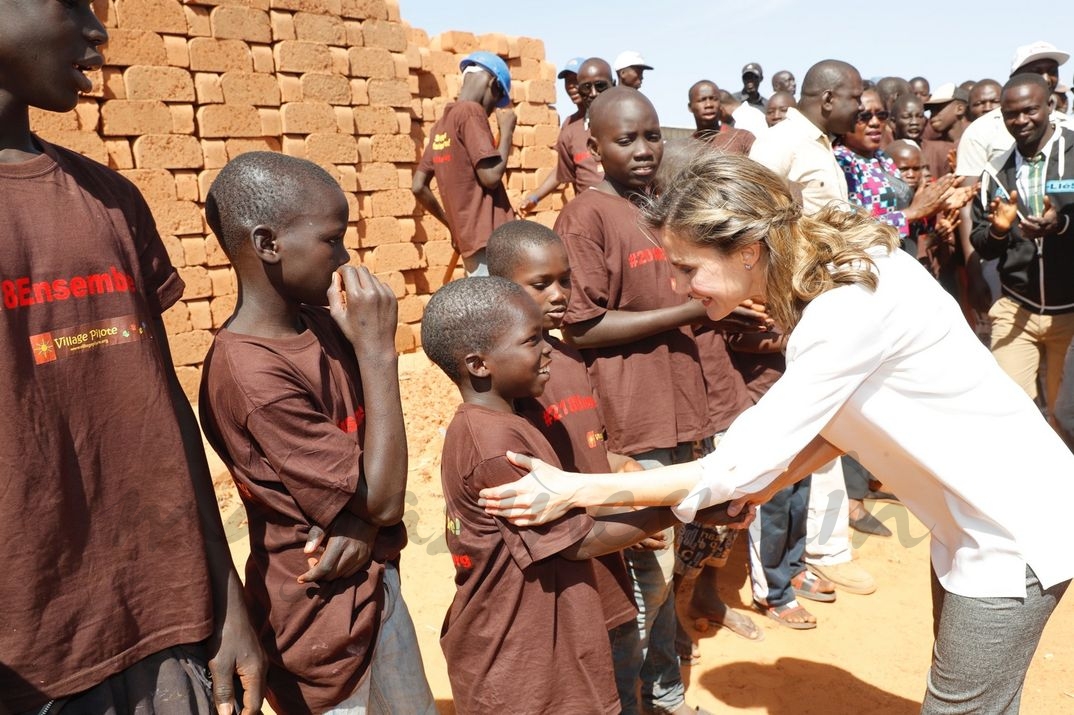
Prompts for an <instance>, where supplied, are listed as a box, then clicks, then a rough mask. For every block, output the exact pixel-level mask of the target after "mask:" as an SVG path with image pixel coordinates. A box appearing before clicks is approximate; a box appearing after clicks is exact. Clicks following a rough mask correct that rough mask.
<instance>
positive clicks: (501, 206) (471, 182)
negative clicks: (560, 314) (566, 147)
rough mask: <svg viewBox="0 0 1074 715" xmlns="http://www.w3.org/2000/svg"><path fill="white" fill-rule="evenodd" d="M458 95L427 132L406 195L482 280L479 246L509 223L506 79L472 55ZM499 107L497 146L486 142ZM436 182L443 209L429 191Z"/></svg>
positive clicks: (486, 59) (490, 62)
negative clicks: (505, 182) (440, 227)
mask: <svg viewBox="0 0 1074 715" xmlns="http://www.w3.org/2000/svg"><path fill="white" fill-rule="evenodd" d="M459 69H461V70H462V72H463V77H462V89H461V90H459V97H458V100H457V101H455V102H453V103H452V104H449V105H448V106H447V107H445V108H444V116H443V117H441V118H440V120H439V121H438V122H437V123H436V124H435V125H434V126H433V130H432V132H431V133H430V135H429V144H428V145H427V146H426V147H425V152H424V153H423V154H422V157H421V163H420V164H418V168H417V170H415V171H414V182H413V184H412V186H411V190H412V191H413V192H414V196H415V197H416V198H417V200H418V203H420V204H421V205H422V206H423V207H425V210H426V211H428V212H429V213H430V214H432V215H433V217H434V218H436V219H437V220H438V221H440V222H441V223H442V224H444V225H445V226H447V227H448V230H449V231H450V232H451V242H452V245H453V246H454V247H455V250H456V251H458V252H459V254H460V255H461V256H462V261H463V266H465V268H466V274H467V275H471V276H472V275H488V269H487V267H486V265H485V244H486V243H487V242H488V238H489V234H490V233H492V229H494V228H496V227H497V226H499V225H500V224H501V223H504V222H506V221H510V220H511V218H512V211H511V202H510V201H509V200H508V198H507V190H506V189H505V188H504V186H503V177H504V173H505V172H506V171H507V156H508V154H510V152H511V137H512V136H513V135H514V131H515V122H516V121H517V120H516V117H515V112H514V110H512V109H508V108H507V107H508V106H509V105H510V104H511V74H510V72H509V71H508V69H507V64H506V63H505V62H504V61H503V60H502V59H500V58H499V57H497V56H496V55H494V54H492V53H491V52H483V51H479V52H473V53H471V54H470V55H468V56H467V57H466V58H465V59H463V61H462V62H461V63H459ZM497 107H499V108H500V109H501V111H500V112H498V113H497V114H496V121H497V122H498V124H499V128H500V141H499V144H494V143H493V141H492V131H491V130H490V129H489V122H488V117H489V115H490V114H492V112H493V110H494V109H496V108H497ZM434 176H435V177H436V186H437V188H438V189H439V190H440V198H441V199H442V200H443V202H444V204H443V206H441V205H440V202H439V201H437V200H436V196H435V195H434V194H433V192H432V189H431V188H430V187H429V185H430V183H431V182H432V180H433V177H434Z"/></svg>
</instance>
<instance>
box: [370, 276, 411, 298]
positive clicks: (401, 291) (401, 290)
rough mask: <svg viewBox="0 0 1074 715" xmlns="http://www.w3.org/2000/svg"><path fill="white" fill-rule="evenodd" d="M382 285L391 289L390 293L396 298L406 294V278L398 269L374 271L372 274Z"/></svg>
mask: <svg viewBox="0 0 1074 715" xmlns="http://www.w3.org/2000/svg"><path fill="white" fill-rule="evenodd" d="M374 275H375V276H376V277H377V280H379V281H380V282H381V283H383V284H384V285H386V286H388V287H389V288H391V289H392V293H393V294H394V295H395V297H396V298H402V297H403V296H404V295H406V278H405V277H404V276H403V274H402V272H400V271H388V272H387V273H375V274H374Z"/></svg>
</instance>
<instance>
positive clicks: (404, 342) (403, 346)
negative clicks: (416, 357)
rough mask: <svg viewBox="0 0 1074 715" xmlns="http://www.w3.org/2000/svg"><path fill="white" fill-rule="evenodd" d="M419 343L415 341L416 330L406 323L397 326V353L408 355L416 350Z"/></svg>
mask: <svg viewBox="0 0 1074 715" xmlns="http://www.w3.org/2000/svg"><path fill="white" fill-rule="evenodd" d="M416 345H417V341H416V340H415V339H414V328H413V327H412V326H410V325H407V324H406V323H399V324H398V325H396V326H395V351H396V352H399V353H407V352H410V351H412V350H414V348H415V346H416Z"/></svg>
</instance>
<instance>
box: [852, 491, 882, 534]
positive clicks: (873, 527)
mask: <svg viewBox="0 0 1074 715" xmlns="http://www.w3.org/2000/svg"><path fill="white" fill-rule="evenodd" d="M866 498H868V497H866ZM850 528H852V529H854V530H855V531H860V532H861V533H863V534H873V535H874V536H891V529H889V528H887V527H886V526H884V523H883V522H882V521H880V520H879V519H877V518H876V517H875V516H873V515H872V514H870V513H869V512H865V516H863V517H861V518H860V519H855V518H854V517H851V518H850Z"/></svg>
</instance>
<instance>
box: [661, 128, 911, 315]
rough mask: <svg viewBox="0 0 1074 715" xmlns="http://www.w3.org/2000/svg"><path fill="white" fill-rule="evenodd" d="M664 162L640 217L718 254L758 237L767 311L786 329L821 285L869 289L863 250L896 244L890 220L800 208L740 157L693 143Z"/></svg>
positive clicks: (776, 180)
mask: <svg viewBox="0 0 1074 715" xmlns="http://www.w3.org/2000/svg"><path fill="white" fill-rule="evenodd" d="M679 149H681V147H680V148H679ZM665 163H666V164H668V165H666V166H662V167H661V171H660V173H661V177H660V178H661V179H662V180H661V181H660V182H659V186H658V191H659V193H658V195H657V196H656V197H655V198H654V199H652V200H651V201H649V202H648V203H647V204H646V205H645V206H643V207H642V220H643V221H644V222H645V223H646V224H647V225H648V227H649V228H650V229H652V230H654V231H663V230H668V231H671V232H673V233H674V234H675V236H676V237H678V238H680V239H684V240H687V241H690V242H692V243H694V244H696V245H699V246H706V247H709V248H713V249H715V250H716V251H719V252H720V253H722V254H724V255H730V254H733V253H735V252H736V251H737V250H739V249H741V248H743V247H745V246H748V245H750V244H751V243H756V242H760V243H761V244H762V245H763V246H765V248H767V256H768V266H767V275H766V284H767V286H766V287H767V296H766V298H767V304H766V305H767V308H768V313H769V315H771V316H772V318H773V319H775V321H776V322H777V324H779V325H780V326H781V327H782V328H783V329H784V330H785V331H788V332H789V331H791V330H792V329H793V328H794V326H795V325H797V324H798V321H799V320H800V319H801V317H802V311H803V310H804V309H805V307H806V306H807V305H808V304H809V302H810V301H811V300H813V299H814V298H816V297H817V296H818V295H820V294H822V293H824V292H825V291H828V290H831V289H832V288H835V287H837V286H841V285H864V286H867V287H868V288H870V289H873V290H875V289H876V284H877V275H876V273H875V264H874V263H873V261H872V259H871V258H870V256H869V254H868V253H867V252H866V251H867V250H868V249H870V248H872V247H874V246H883V247H885V248H887V249H888V251H889V252H890V251H892V250H895V248H896V247H897V246H898V245H899V240H900V239H899V234H898V232H897V231H896V230H895V229H894V228H892V227H890V226H886V225H884V224H881V223H879V222H877V221H876V220H875V219H873V218H872V217H871V216H869V215H868V214H866V213H865V212H864V211H854V210H850V209H848V207H846V206H836V205H832V206H827V207H825V208H823V209H821V210H820V211H819V212H817V213H816V214H813V215H811V216H807V215H804V214H803V213H802V207H801V205H800V204H799V203H798V202H797V201H795V200H794V198H793V197H792V196H791V193H790V191H789V189H788V187H787V184H786V182H785V181H784V180H783V179H782V178H780V177H779V176H777V175H776V174H774V173H773V172H772V171H770V170H769V169H767V168H766V167H764V166H762V165H761V164H758V163H757V162H755V161H751V160H750V159H747V158H745V157H741V156H732V155H728V154H722V153H720V152H717V151H713V150H711V149H709V148H707V147H699V148H695V149H694V150H693V151H676V152H674V153H673V157H672V161H671V162H670V163H669V162H665Z"/></svg>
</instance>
